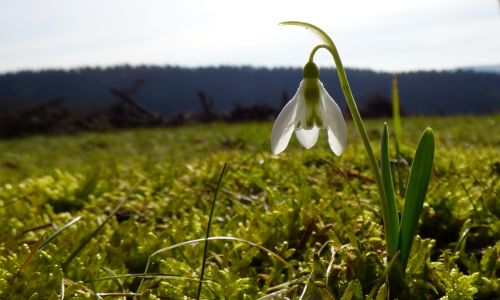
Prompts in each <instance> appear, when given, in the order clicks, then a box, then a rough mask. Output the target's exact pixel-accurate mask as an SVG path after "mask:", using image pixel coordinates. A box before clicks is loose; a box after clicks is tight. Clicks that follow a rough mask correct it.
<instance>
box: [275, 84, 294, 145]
mask: <svg viewBox="0 0 500 300" xmlns="http://www.w3.org/2000/svg"><path fill="white" fill-rule="evenodd" d="M297 102H298V101H297V94H295V96H294V97H293V98H292V100H290V101H288V103H287V104H286V105H285V107H283V110H282V111H281V112H280V114H279V115H278V118H276V121H275V122H274V126H273V130H272V133H271V151H272V152H273V154H274V155H277V154H279V153H281V152H283V150H285V149H286V146H288V142H289V141H290V137H291V136H292V133H293V130H294V129H295V117H296V116H297Z"/></svg>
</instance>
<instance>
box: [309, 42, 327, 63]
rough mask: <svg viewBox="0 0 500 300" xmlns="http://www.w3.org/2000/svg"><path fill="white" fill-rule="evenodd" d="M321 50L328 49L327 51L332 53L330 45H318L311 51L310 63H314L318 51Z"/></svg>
mask: <svg viewBox="0 0 500 300" xmlns="http://www.w3.org/2000/svg"><path fill="white" fill-rule="evenodd" d="M321 48H323V49H326V50H328V51H330V50H329V49H328V45H318V46H316V47H314V48H313V49H312V51H311V54H310V55H309V62H313V59H314V55H316V51H318V50H319V49H321ZM330 53H331V51H330Z"/></svg>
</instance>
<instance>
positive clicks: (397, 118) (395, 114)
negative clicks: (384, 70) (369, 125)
mask: <svg viewBox="0 0 500 300" xmlns="http://www.w3.org/2000/svg"><path fill="white" fill-rule="evenodd" d="M392 123H393V126H394V132H395V135H396V138H395V139H394V140H395V141H396V142H395V144H396V157H397V159H398V163H397V164H396V168H394V172H395V175H396V180H397V182H398V190H399V195H400V196H401V197H404V196H405V190H406V187H405V185H404V181H403V171H402V170H401V169H402V168H403V166H402V165H401V164H400V161H401V160H402V155H401V150H400V149H401V148H400V147H401V145H402V144H403V123H402V122H401V106H400V102H399V87H398V78H397V77H396V73H394V74H392Z"/></svg>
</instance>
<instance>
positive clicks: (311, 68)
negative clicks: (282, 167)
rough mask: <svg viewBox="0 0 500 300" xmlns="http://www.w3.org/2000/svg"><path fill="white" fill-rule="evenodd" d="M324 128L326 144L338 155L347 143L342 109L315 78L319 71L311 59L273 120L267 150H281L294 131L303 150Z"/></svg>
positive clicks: (310, 144) (309, 145)
mask: <svg viewBox="0 0 500 300" xmlns="http://www.w3.org/2000/svg"><path fill="white" fill-rule="evenodd" d="M322 128H324V129H326V131H327V134H328V144H329V145H330V148H331V149H332V151H333V153H335V154H336V155H340V154H342V152H343V150H344V148H345V145H346V143H347V126H346V123H345V121H344V117H343V116H342V112H341V110H340V108H339V106H338V105H337V103H335V101H334V100H333V98H332V97H331V96H330V95H329V94H328V92H327V91H326V89H325V87H324V86H323V84H322V83H321V81H320V80H319V71H318V69H317V67H316V65H315V64H314V63H313V62H309V63H307V64H306V66H305V67H304V79H303V80H302V81H301V82H300V85H299V88H298V89H297V92H296V93H295V95H294V96H293V98H292V99H291V100H290V101H289V102H288V103H287V104H286V105H285V107H284V108H283V110H282V111H281V112H280V114H279V115H278V118H277V119H276V122H275V123H274V126H273V130H272V134H271V150H272V153H273V154H274V155H277V154H279V153H281V152H282V151H283V150H285V149H286V147H287V146H288V142H289V141H290V138H291V136H292V133H293V132H294V131H295V135H296V136H297V139H298V140H299V142H300V143H301V144H302V146H304V147H305V148H306V149H309V148H311V147H312V146H314V145H315V144H316V142H317V140H318V135H319V130H320V129H322Z"/></svg>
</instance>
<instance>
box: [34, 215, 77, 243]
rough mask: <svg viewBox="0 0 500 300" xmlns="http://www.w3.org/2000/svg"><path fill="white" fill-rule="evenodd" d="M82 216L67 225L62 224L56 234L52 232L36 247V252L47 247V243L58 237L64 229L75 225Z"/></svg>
mask: <svg viewBox="0 0 500 300" xmlns="http://www.w3.org/2000/svg"><path fill="white" fill-rule="evenodd" d="M81 218H82V216H78V217H76V218H74V219H73V220H71V221H69V222H68V223H66V224H64V225H63V226H62V227H61V228H59V229H57V230H56V232H54V233H53V234H52V235H51V236H49V237H48V238H47V239H46V240H45V241H43V243H41V244H40V245H38V247H37V250H41V249H42V248H43V247H45V246H47V244H48V243H50V242H51V241H52V240H53V239H55V238H56V237H57V236H58V235H60V234H61V233H62V232H63V231H64V230H66V228H68V227H70V226H71V225H73V224H75V223H76V222H78V221H79V220H80V219H81Z"/></svg>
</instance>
